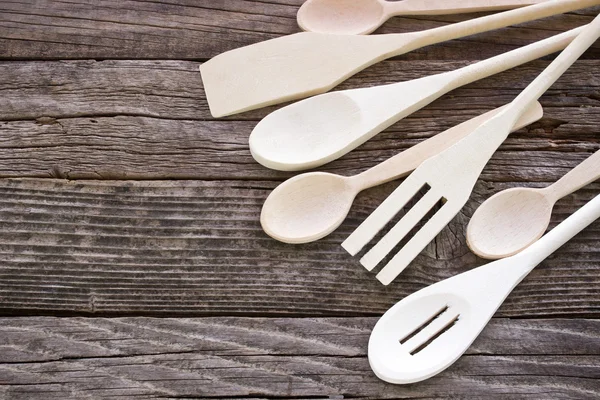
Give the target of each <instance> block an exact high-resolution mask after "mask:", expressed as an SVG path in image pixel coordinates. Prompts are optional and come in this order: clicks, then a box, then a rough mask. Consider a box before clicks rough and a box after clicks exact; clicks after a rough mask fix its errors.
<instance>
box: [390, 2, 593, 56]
mask: <svg viewBox="0 0 600 400" xmlns="http://www.w3.org/2000/svg"><path fill="white" fill-rule="evenodd" d="M597 4H600V0H549V1H545V2H542V3H539V4H534V5H532V6H528V7H522V8H518V9H516V10H510V11H504V12H501V13H497V14H494V15H488V16H486V17H481V18H475V19H471V20H468V21H464V22H459V23H456V24H450V25H446V26H442V27H440V28H434V29H429V30H426V31H420V32H412V33H411V35H415V36H416V37H417V40H415V41H414V44H413V46H415V48H420V47H424V46H428V45H432V44H436V43H441V42H445V41H447V40H452V39H457V38H460V37H463V36H469V35H474V34H477V33H481V32H488V31H491V30H494V29H499V28H504V27H506V26H509V25H515V24H520V23H523V22H528V21H532V20H536V19H541V18H546V17H550V16H552V15H556V14H562V13H566V12H569V11H574V10H579V9H582V8H586V7H591V6H594V5H597ZM404 35H406V34H397V35H390V36H392V37H394V36H396V37H405V36H404ZM382 36H387V35H382ZM402 40H405V39H402ZM405 51H406V49H404V50H403V52H405Z"/></svg>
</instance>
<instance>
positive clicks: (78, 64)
mask: <svg viewBox="0 0 600 400" xmlns="http://www.w3.org/2000/svg"><path fill="white" fill-rule="evenodd" d="M468 63H469V62H466V61H454V62H449V61H386V62H382V63H380V64H377V65H375V66H373V67H370V68H368V69H366V70H364V71H362V72H360V73H359V74H357V75H355V76H354V77H352V78H351V79H349V80H348V81H346V82H344V83H343V84H341V85H340V86H339V87H338V89H347V88H354V87H363V86H373V85H380V84H386V83H394V82H400V81H406V80H410V79H415V78H419V77H422V76H427V75H432V74H435V73H440V72H445V71H450V70H454V69H456V68H459V67H461V66H465V65H467V64H468ZM548 64H549V62H548V61H535V62H531V63H528V64H526V65H524V66H521V67H518V68H516V69H513V70H510V71H507V72H504V73H502V74H499V75H496V76H493V77H490V78H487V79H485V80H482V81H479V82H476V83H474V84H471V85H468V86H466V87H464V88H460V89H458V90H456V91H453V92H451V93H450V94H449V95H446V96H444V97H442V98H441V99H439V100H437V101H436V102H434V103H433V104H431V105H430V106H429V107H427V108H426V110H430V113H431V112H436V111H437V112H439V111H441V110H451V113H453V112H454V111H455V110H457V109H458V110H473V109H476V110H477V109H481V108H482V104H485V105H486V106H487V107H494V106H495V107H498V106H500V105H503V104H505V103H507V102H508V101H510V100H512V99H513V98H514V97H515V96H516V95H517V94H518V93H519V92H520V91H521V90H522V89H523V88H525V87H526V86H527V85H528V84H529V83H530V82H531V81H532V80H533V79H534V78H535V77H536V76H537V74H539V73H540V72H541V71H542V70H543V69H544V68H545V67H546V66H547V65H548ZM199 65H200V63H196V62H191V61H164V60H160V61H158V60H157V61H141V60H123V61H121V60H107V61H91V60H85V61H61V62H24V61H19V62H0V93H2V96H0V120H4V121H10V120H28V119H36V118H40V117H53V118H72V117H101V116H115V115H130V116H146V117H159V118H163V119H188V120H213V118H212V117H211V115H210V113H209V110H208V104H207V102H206V96H205V94H204V90H203V87H202V81H201V77H200V72H199V71H198V67H199ZM599 69H600V61H599V60H580V61H578V62H577V63H575V65H573V67H571V68H570V69H569V70H568V71H567V72H566V73H565V74H564V75H563V76H562V77H561V78H560V79H559V80H558V82H556V83H555V84H554V85H553V86H552V87H551V89H550V90H549V91H548V92H547V93H546V95H545V96H544V97H543V102H544V105H545V106H555V107H598V106H599V105H600V77H599V75H598V74H597V73H596V71H598V70H599ZM457 100H460V101H457ZM274 109H275V107H270V108H266V109H261V110H256V111H252V112H247V113H242V114H237V115H234V116H232V117H229V118H227V120H240V119H248V120H254V121H256V120H258V119H260V118H262V117H264V116H265V115H267V114H268V113H269V112H270V111H272V110H274ZM421 115H423V114H421ZM425 115H427V114H425Z"/></svg>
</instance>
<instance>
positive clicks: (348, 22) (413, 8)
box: [297, 0, 546, 35]
mask: <svg viewBox="0 0 600 400" xmlns="http://www.w3.org/2000/svg"><path fill="white" fill-rule="evenodd" d="M543 1H546V0H470V1H448V0H402V1H386V0H308V1H306V2H305V3H304V4H303V5H302V7H300V10H298V18H297V19H298V25H300V27H301V28H302V29H303V30H305V31H308V32H317V33H330V34H337V35H366V34H368V33H371V32H373V31H374V30H376V29H377V28H379V27H380V26H381V25H382V24H383V23H384V22H385V21H387V20H388V19H389V18H390V17H393V16H397V15H444V14H462V13H473V12H481V11H484V12H485V11H499V10H509V9H512V8H517V7H523V6H527V5H531V4H536V3H540V2H543Z"/></svg>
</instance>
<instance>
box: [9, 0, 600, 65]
mask: <svg viewBox="0 0 600 400" xmlns="http://www.w3.org/2000/svg"><path fill="white" fill-rule="evenodd" d="M302 1H303V0H277V1H268V2H265V1H248V0H228V1H217V2H215V1H211V0H199V1H193V0H188V1H177V2H172V1H144V2H139V1H133V0H124V1H119V0H104V1H101V2H91V3H90V2H87V1H81V0H75V1H68V2H67V1H54V0H36V1H33V0H25V1H16V0H4V1H2V2H1V3H0V58H4V59H67V58H77V59H82V58H102V59H105V58H146V59H147V58H150V59H159V58H162V59H203V60H205V59H207V58H210V57H213V56H215V55H217V54H219V53H221V52H223V51H226V50H231V49H234V48H236V47H240V46H244V45H247V44H251V43H256V42H259V41H262V40H266V39H271V38H274V37H277V36H281V35H284V34H290V33H294V32H298V31H299V28H298V26H297V24H296V18H295V17H296V12H297V10H298V7H299V6H300V4H302ZM597 13H598V8H590V9H586V10H582V11H580V12H576V13H570V14H568V15H566V16H557V17H552V18H548V19H545V20H542V21H534V22H530V23H527V24H523V25H520V26H518V27H511V28H507V29H503V30H499V31H496V32H490V33H485V34H480V35H476V36H473V37H471V38H466V39H462V40H456V41H452V42H450V43H447V44H442V45H437V46H431V47H429V48H426V49H421V50H419V51H416V52H414V53H412V54H409V55H408V56H407V57H406V58H412V59H416V58H421V59H423V58H427V59H469V58H471V59H472V58H479V57H481V56H490V55H493V54H497V53H499V52H501V51H505V50H508V49H511V48H514V47H515V46H520V45H523V44H525V43H529V42H530V41H531V40H534V39H539V38H543V37H546V36H547V35H548V34H551V33H554V32H557V31H562V30H566V29H571V28H573V27H576V26H580V25H583V24H585V23H587V22H589V21H590V20H591V19H592V17H593V16H594V15H595V14H597ZM472 17H473V15H468V16H467V15H459V16H456V15H454V16H434V17H416V18H415V17H408V18H395V19H393V20H392V21H389V22H388V23H387V24H385V26H384V27H383V28H382V29H380V30H379V31H378V32H377V33H393V32H407V31H415V30H422V29H427V28H433V27H436V26H440V25H442V24H445V23H448V22H455V21H460V20H464V19H466V18H472ZM599 54H600V46H598V45H596V46H595V48H594V49H593V50H592V51H591V52H589V53H588V55H589V56H592V57H596V58H598V55H599Z"/></svg>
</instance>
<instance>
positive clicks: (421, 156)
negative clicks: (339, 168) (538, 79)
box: [351, 103, 544, 190]
mask: <svg viewBox="0 0 600 400" xmlns="http://www.w3.org/2000/svg"><path fill="white" fill-rule="evenodd" d="M504 108H506V106H504V107H499V108H496V109H495V110H492V111H488V112H486V113H485V114H482V115H480V116H478V117H475V118H472V119H470V120H468V121H465V122H463V123H462V124H459V125H456V126H454V127H452V128H450V129H448V130H446V131H444V132H442V133H440V134H437V135H435V136H434V137H432V138H429V139H427V140H424V141H422V142H420V143H418V144H416V145H414V146H412V147H411V148H409V149H407V150H405V151H403V152H402V153H400V154H397V155H395V156H394V157H392V158H389V159H387V160H386V161H384V162H382V163H381V164H378V165H376V166H374V167H372V168H370V169H368V170H366V171H364V172H363V173H361V174H359V175H356V176H354V177H352V178H351V179H353V180H354V181H355V182H356V184H357V185H358V186H359V187H360V189H361V190H364V189H367V188H370V187H373V186H376V185H381V184H382V183H385V182H389V181H392V180H394V179H397V178H401V177H403V176H406V175H407V174H409V173H410V172H411V171H413V170H414V169H415V168H417V167H418V166H419V165H420V164H421V163H422V162H423V161H425V160H426V159H428V158H429V157H432V156H434V155H436V154H438V153H440V152H442V151H444V150H445V149H447V148H448V147H450V146H452V145H453V144H454V143H456V142H458V141H459V140H460V139H462V138H463V137H465V136H466V135H468V134H469V133H471V131H472V130H473V129H475V128H477V127H478V126H479V125H481V124H482V123H483V122H484V121H487V120H488V119H489V118H491V117H492V116H494V115H496V114H498V113H499V112H500V111H501V110H502V109H504ZM543 113H544V112H543V110H542V106H541V105H540V104H539V103H535V104H534V105H533V106H532V107H530V108H529V110H527V112H526V113H525V114H524V115H523V116H521V118H520V119H519V120H518V121H517V123H516V125H515V126H514V127H513V129H512V131H513V132H514V131H517V130H519V129H521V128H522V127H524V126H527V125H529V124H532V123H533V122H535V121H537V120H539V119H540V118H542V115H543Z"/></svg>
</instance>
